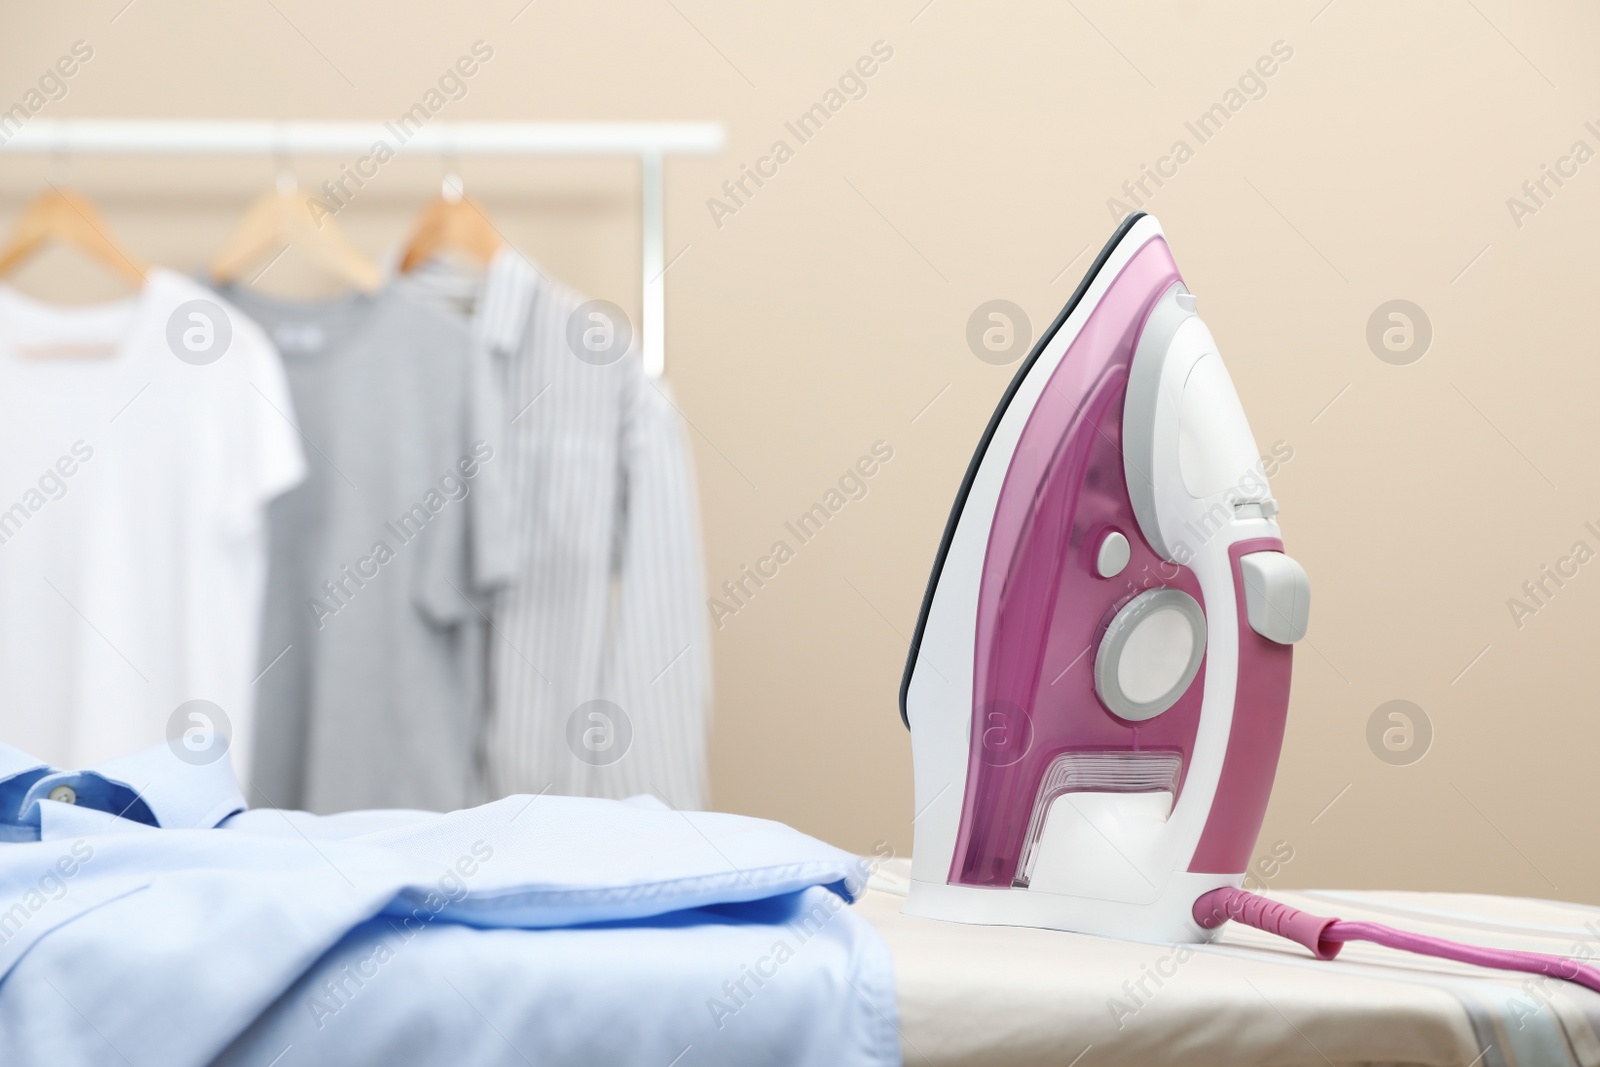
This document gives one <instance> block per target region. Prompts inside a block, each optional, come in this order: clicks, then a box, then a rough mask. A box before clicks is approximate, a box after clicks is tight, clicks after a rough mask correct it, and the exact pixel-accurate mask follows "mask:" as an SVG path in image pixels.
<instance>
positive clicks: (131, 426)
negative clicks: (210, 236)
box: [0, 270, 305, 778]
mask: <svg viewBox="0 0 1600 1067" xmlns="http://www.w3.org/2000/svg"><path fill="white" fill-rule="evenodd" d="M196 316H198V317H196ZM180 357H181V358H180ZM304 472H305V460H304V456H303V455H302V453H301V450H300V440H299V436H298V431H297V430H296V428H295V425H294V412H293V409H292V407H291V405H290V401H289V391H288V386H287V383H286V382H285V379H284V373H283V367H282V364H281V363H280V361H279V358H278V354H277V351H276V350H275V349H274V348H273V347H272V345H271V343H270V342H269V341H268V340H267V339H266V337H265V336H264V335H263V334H262V332H261V330H260V329H259V328H258V327H257V326H256V325H255V324H254V323H252V322H251V321H250V320H249V319H247V318H245V316H244V315H242V314H240V313H239V312H238V311H236V310H234V309H232V308H230V307H228V306H227V305H226V304H225V303H224V302H223V301H222V300H220V299H219V298H218V297H217V296H216V295H215V294H213V293H211V292H210V291H209V290H206V289H204V288H202V287H201V286H200V285H198V284H197V283H195V282H194V281H191V280H190V279H188V278H185V277H184V276H182V275H180V274H175V273H173V272H171V271H164V270H154V271H152V272H151V274H150V276H149V279H148V281H147V282H146V284H145V286H144V288H143V289H142V290H141V291H140V292H139V293H137V294H136V295H135V296H133V297H131V298H129V299H127V300H123V301H119V302H116V303H113V304H103V305H95V306H91V307H63V306H58V305H52V304H46V303H42V302H40V301H37V300H33V299H32V298H29V297H27V296H24V295H23V294H21V293H18V292H17V291H16V290H14V289H11V288H10V287H7V286H0V741H5V742H7V743H9V744H12V745H15V746H16V747H18V748H20V749H22V750H23V751H24V752H31V753H34V754H35V755H37V756H39V757H41V758H43V759H47V760H49V761H50V762H51V763H53V764H56V765H58V766H62V767H69V768H74V767H82V766H87V765H90V764H93V763H97V762H99V761H101V760H105V759H109V758H111V757H115V756H120V755H124V754H126V753H129V752H132V751H135V750H136V749H139V748H142V747H144V746H147V745H151V744H156V743H159V742H161V741H163V740H167V739H168V738H169V736H170V731H171V730H172V729H173V727H172V726H171V725H170V724H171V723H173V722H174V721H176V720H175V719H174V713H175V712H176V711H177V709H178V708H179V706H180V705H182V704H185V703H186V702H188V701H191V700H205V701H210V702H211V703H213V704H215V705H217V706H218V707H220V708H221V709H222V711H223V713H224V714H225V716H226V717H227V720H228V725H229V726H231V729H230V730H229V731H228V732H229V733H230V734H231V736H232V739H233V740H232V744H231V752H230V756H231V758H232V763H233V766H234V770H235V772H236V773H238V774H239V775H240V776H241V778H242V777H243V775H244V774H245V773H247V772H248V770H249V767H250V755H249V752H248V747H249V743H250V736H251V729H252V725H253V723H252V713H253V687H252V682H253V680H254V679H255V678H256V676H257V673H258V671H259V669H260V666H261V664H259V663H258V657H259V655H260V648H259V647H258V645H259V634H260V617H261V601H262V595H263V590H264V588H265V580H266V561H267V545H266V505H267V502H268V501H269V500H271V499H272V498H273V497H274V496H276V495H278V494H279V493H281V492H283V491H284V490H285V489H288V488H289V487H290V486H292V485H294V484H295V483H297V482H298V481H300V479H301V478H302V477H303V475H304ZM182 720H183V721H181V722H178V723H177V726H176V735H177V736H179V737H181V736H182V735H183V733H184V731H185V730H187V729H189V728H190V725H191V722H192V721H193V720H189V719H188V718H187V714H185V716H183V717H182ZM221 725H222V724H220V723H219V724H217V726H218V728H219V729H220V728H221Z"/></svg>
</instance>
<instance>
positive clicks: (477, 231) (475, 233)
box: [400, 174, 505, 274]
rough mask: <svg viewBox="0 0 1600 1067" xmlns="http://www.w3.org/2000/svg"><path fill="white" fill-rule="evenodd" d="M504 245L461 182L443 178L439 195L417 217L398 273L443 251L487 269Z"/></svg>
mask: <svg viewBox="0 0 1600 1067" xmlns="http://www.w3.org/2000/svg"><path fill="white" fill-rule="evenodd" d="M504 244H505V242H504V241H502V240H501V239H500V233H499V231H498V230H496V229H495V228H494V224H493V223H492V222H490V221H489V216H488V215H486V214H484V211H483V208H482V207H481V206H480V205H479V204H478V202H477V201H476V200H473V199H471V198H469V197H468V196H467V195H466V194H465V192H464V191H463V190H462V186H461V179H460V178H458V177H456V176H455V175H454V174H450V175H446V177H445V179H444V183H443V188H442V189H441V190H440V193H439V196H438V197H437V198H436V199H435V200H434V201H433V202H432V203H430V204H429V205H428V206H427V207H425V208H423V209H422V214H421V215H419V216H417V225H416V227H415V229H413V230H412V233H411V240H409V241H408V242H406V250H405V254H404V255H403V256H401V257H400V272H401V273H402V274H408V273H410V272H411V271H413V270H415V269H416V268H417V267H418V266H420V265H422V264H423V263H426V262H427V261H428V260H430V259H432V258H433V257H434V256H436V255H438V254H439V253H440V252H442V251H445V250H446V249H453V250H455V251H457V252H464V253H465V254H466V255H468V256H469V257H471V258H472V259H474V260H476V261H477V262H479V263H482V264H484V265H486V266H487V265H488V263H489V261H490V260H492V259H494V256H495V253H496V252H499V251H500V249H501V247H502V246H503V245H504Z"/></svg>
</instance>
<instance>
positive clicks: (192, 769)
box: [0, 744, 246, 840]
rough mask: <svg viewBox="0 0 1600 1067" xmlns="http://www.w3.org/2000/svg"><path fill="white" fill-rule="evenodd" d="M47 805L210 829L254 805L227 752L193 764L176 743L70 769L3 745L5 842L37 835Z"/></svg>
mask: <svg viewBox="0 0 1600 1067" xmlns="http://www.w3.org/2000/svg"><path fill="white" fill-rule="evenodd" d="M13 801H14V802H13ZM46 802H52V803H67V804H72V805H76V806H79V807H85V808H91V809H94V810H96V811H100V812H104V813H105V814H107V815H111V816H115V817H117V818H120V819H123V820H128V821H131V822H135V823H143V824H145V825H147V826H155V827H160V828H162V829H168V830H175V829H184V830H190V829H210V828H211V827H214V826H216V825H217V824H218V823H220V822H222V821H223V820H224V819H226V818H227V817H228V816H230V815H233V814H235V813H237V812H240V811H243V810H244V809H245V807H246V805H245V801H244V794H242V793H241V792H240V791H239V784H238V782H237V781H236V780H235V779H234V776H233V768H232V766H231V765H230V764H229V761H228V760H226V759H223V758H220V757H219V758H214V759H212V760H211V761H210V762H208V763H199V764H196V763H190V762H189V761H188V760H185V759H182V758H180V756H179V755H178V753H177V752H176V751H175V750H174V749H173V748H172V747H171V746H169V745H166V744H159V745H152V746H151V747H149V748H147V749H144V750H143V751H141V752H135V753H133V754H132V755H128V756H122V757H119V758H117V759H114V760H109V761H107V762H105V763H101V764H97V765H96V766H94V767H88V768H85V769H83V770H79V771H63V770H59V769H57V768H55V767H51V766H49V765H47V764H45V763H43V762H41V761H38V760H35V759H33V758H32V757H29V756H26V755H25V754H23V753H21V752H18V751H17V750H16V749H9V748H5V747H4V746H0V840H17V839H18V836H17V835H18V834H24V835H29V834H31V836H32V837H36V836H37V834H38V832H39V826H40V822H41V819H42V817H43V816H42V806H43V804H44V803H46ZM30 839H31V838H30Z"/></svg>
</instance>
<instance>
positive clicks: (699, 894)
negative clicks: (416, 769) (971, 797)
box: [0, 746, 900, 1067]
mask: <svg viewBox="0 0 1600 1067" xmlns="http://www.w3.org/2000/svg"><path fill="white" fill-rule="evenodd" d="M62 787H66V789H67V790H70V792H61V791H60V790H61V788H62ZM52 792H55V794H56V796H57V797H58V798H59V799H50V797H51V794H52ZM67 800H71V801H72V802H71V803H67V802H65V801H67ZM243 808H244V803H243V800H242V798H241V797H240V795H239V790H238V787H237V785H236V784H235V783H234V782H233V779H232V776H231V773H229V772H228V771H227V761H226V760H219V761H217V762H215V763H213V764H210V765H207V766H203V767H192V766H190V765H188V764H186V763H184V762H183V761H181V760H179V759H178V758H177V757H176V756H175V755H174V754H173V753H172V752H171V751H169V750H168V749H167V748H166V747H165V746H158V747H156V748H152V749H149V750H147V751H145V752H143V753H139V754H137V755H135V756H131V757H127V758H124V759H122V760H117V761H115V762H114V763H111V764H106V765H102V766H100V767H97V768H93V769H91V770H86V771H78V772H61V771H58V770H56V769H54V768H50V767H46V766H43V765H41V764H40V763H39V762H38V761H37V760H32V759H30V758H29V757H27V756H25V755H23V754H22V753H19V752H16V751H15V750H13V749H7V748H4V747H3V746H0V835H3V836H0V840H6V841H9V842H10V843H8V844H0V1063H6V1064H32V1063H40V1064H51V1065H61V1064H78V1063H84V1064H101V1063H115V1062H121V1059H119V1056H120V1057H121V1058H122V1059H125V1060H127V1061H128V1062H130V1063H133V1064H139V1065H143V1064H161V1065H163V1067H166V1065H181V1064H204V1063H209V1062H212V1061H213V1060H214V1059H216V1058H217V1057H219V1056H222V1062H225V1063H237V1064H260V1065H262V1067H265V1065H266V1064H268V1063H273V1064H275V1065H276V1067H292V1065H293V1064H300V1063H340V1064H353V1063H375V1064H376V1063H385V1064H387V1063H399V1062H406V1063H431V1062H451V1063H474V1064H477V1063H499V1062H505V1063H523V1062H534V1063H539V1064H550V1063H574V1064H576V1063H599V1062H610V1063H652V1064H660V1065H663V1067H665V1065H666V1064H669V1063H676V1064H678V1065H681V1067H688V1065H689V1064H696V1063H753V1062H780V1061H781V1062H784V1063H816V1064H819V1065H820V1064H892V1063H899V1062H900V1058H899V1040H898V1037H897V1033H896V1014H895V1002H894V985H893V974H892V969H891V965H890V960H889V956H888V950H887V947H886V946H885V945H884V944H883V942H882V940H881V939H880V938H879V937H878V935H877V934H876V933H875V932H874V931H873V930H872V928H871V927H870V926H869V925H868V924H867V923H866V922H865V921H864V920H862V919H861V918H860V917H859V916H857V915H855V914H854V913H853V912H852V911H851V909H850V908H849V907H848V903H849V902H850V901H851V900H853V899H854V898H855V897H856V896H857V895H858V894H859V893H860V892H861V890H862V888H863V885H864V882H865V875H866V865H865V863H864V861H862V860H861V859H859V858H858V857H855V856H852V855H850V854H848V853H845V852H842V851H840V850H838V849H835V848H832V847H831V846H829V845H826V844H823V843H822V842H820V841H817V840H815V839H813V838H810V837H807V836H806V835H804V834H801V833H799V832H798V831H795V830H793V829H790V828H789V827H786V826H783V825H782V824H779V823H773V822H768V821H766V820H760V819H752V818H747V817H743V816H737V815H726V814H720V813H706V812H679V811H673V810H671V809H669V808H667V807H665V806H664V805H661V804H659V803H657V802H652V801H648V800H639V799H636V800H632V801H609V800H597V799H588V798H578V797H557V796H539V797H528V796H517V797H508V798H506V799H504V800H500V801H496V802H494V803H492V804H486V805H483V806H482V807H478V808H470V809H466V810H463V811H457V812H452V813H449V814H434V813H429V812H357V813H352V814H349V815H336V816H329V817H321V818H319V817H317V816H313V815H308V814H306V813H303V812H282V811H276V810H271V809H267V810H255V811H244V810H242V809H243Z"/></svg>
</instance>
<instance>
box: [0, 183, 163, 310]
mask: <svg viewBox="0 0 1600 1067" xmlns="http://www.w3.org/2000/svg"><path fill="white" fill-rule="evenodd" d="M52 240H54V241H60V242H61V243H63V244H66V245H70V246H71V247H73V248H76V249H77V250H78V251H80V252H83V253H85V254H87V255H88V256H90V257H91V258H92V259H94V260H95V261H96V262H98V263H101V264H102V265H104V266H106V267H109V268H110V269H111V270H113V271H115V272H116V273H117V274H119V275H121V276H122V277H123V278H126V279H127V280H128V281H130V282H132V283H133V284H134V285H141V286H142V285H143V284H144V280H145V275H147V274H148V273H149V271H150V268H149V265H148V264H146V263H145V262H144V261H143V260H140V259H139V258H138V257H136V256H134V255H133V254H132V253H130V252H129V251H128V250H127V249H125V248H124V247H123V246H122V245H121V244H120V243H119V242H118V241H117V240H116V239H115V238H114V237H112V236H111V227H110V226H109V225H107V223H106V220H105V216H103V215H101V214H100V210H99V209H98V208H96V207H95V206H94V204H93V203H92V202H91V201H90V200H89V198H88V197H86V196H84V195H82V194H81V193H76V192H73V191H72V190H70V189H62V188H60V187H58V186H55V185H52V186H51V187H50V191H49V192H47V193H44V194H42V195H41V196H40V197H39V198H38V199H37V200H35V201H34V202H33V203H31V204H29V205H28V206H27V207H26V208H25V209H23V212H22V214H21V215H20V216H18V218H17V221H16V223H15V224H14V225H13V226H12V227H11V233H10V234H8V235H7V237H6V240H5V244H4V245H0V275H5V274H9V273H11V271H12V270H13V269H15V268H16V267H17V266H18V265H19V264H20V263H22V261H23V260H25V259H27V258H28V257H29V256H31V255H33V254H34V253H35V252H37V251H39V250H40V249H41V248H43V247H44V246H45V245H46V244H48V243H50V242H51V241H52Z"/></svg>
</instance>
